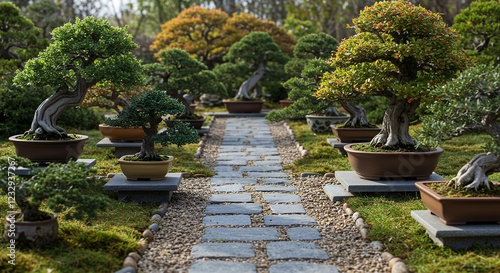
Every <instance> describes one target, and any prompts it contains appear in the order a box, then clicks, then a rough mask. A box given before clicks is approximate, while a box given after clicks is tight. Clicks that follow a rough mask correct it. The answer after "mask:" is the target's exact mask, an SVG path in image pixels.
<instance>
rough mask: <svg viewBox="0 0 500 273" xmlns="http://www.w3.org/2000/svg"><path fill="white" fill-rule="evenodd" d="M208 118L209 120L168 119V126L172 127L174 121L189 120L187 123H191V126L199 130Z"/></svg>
mask: <svg viewBox="0 0 500 273" xmlns="http://www.w3.org/2000/svg"><path fill="white" fill-rule="evenodd" d="M206 120H207V118H201V119H176V120H168V121H167V126H168V127H172V126H173V124H174V122H178V121H181V122H187V123H189V125H191V127H193V128H194V129H196V130H199V129H201V127H203V123H205V121H206Z"/></svg>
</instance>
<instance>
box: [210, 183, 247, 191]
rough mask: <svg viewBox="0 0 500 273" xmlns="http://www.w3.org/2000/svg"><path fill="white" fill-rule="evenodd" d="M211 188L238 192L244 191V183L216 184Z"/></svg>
mask: <svg viewBox="0 0 500 273" xmlns="http://www.w3.org/2000/svg"><path fill="white" fill-rule="evenodd" d="M211 189H212V190H213V191H216V192H238V191H243V184H230V185H223V186H214V187H212V188H211Z"/></svg>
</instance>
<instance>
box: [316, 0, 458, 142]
mask: <svg viewBox="0 0 500 273" xmlns="http://www.w3.org/2000/svg"><path fill="white" fill-rule="evenodd" d="M353 23H354V27H353V28H354V30H355V31H356V34H355V35H354V36H352V37H350V38H348V39H346V40H343V41H342V42H341V43H340V45H339V47H338V49H337V53H336V55H335V56H334V57H333V58H332V59H331V63H332V65H334V66H335V67H336V69H335V71H333V72H332V73H325V75H324V77H323V80H322V82H321V84H320V89H319V90H318V91H317V92H316V96H317V97H319V98H322V99H327V100H334V101H338V100H353V99H355V98H356V97H358V96H384V97H387V98H388V99H389V105H388V107H387V109H386V112H385V115H384V119H383V123H382V130H381V132H380V133H379V134H378V135H377V136H375V137H374V138H373V139H372V141H371V142H370V145H371V146H374V147H380V148H383V149H399V148H401V149H409V150H415V149H416V148H417V142H416V141H415V139H414V138H413V137H412V136H411V135H410V133H409V126H410V122H411V121H412V117H413V114H414V113H415V110H416V109H417V108H418V106H419V105H420V104H421V102H422V101H425V100H426V99H429V91H430V89H432V88H433V87H434V86H436V85H437V84H441V83H443V82H445V81H446V80H448V79H450V78H452V77H454V76H456V73H457V71H459V70H461V69H463V68H464V66H465V64H466V63H467V61H466V60H467V58H466V56H465V54H463V53H462V52H461V51H460V50H459V48H458V36H457V34H456V33H455V32H454V31H453V30H451V29H450V28H448V27H447V26H446V24H445V23H444V21H443V19H442V18H441V16H440V15H439V14H436V13H433V12H431V11H429V10H426V9H425V8H423V7H420V6H415V5H413V4H412V3H411V2H409V1H403V0H399V1H383V2H377V3H375V4H374V5H373V6H369V7H366V8H365V9H364V10H363V11H361V12H360V15H359V17H358V18H356V19H354V20H353Z"/></svg>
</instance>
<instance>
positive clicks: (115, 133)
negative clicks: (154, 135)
mask: <svg viewBox="0 0 500 273" xmlns="http://www.w3.org/2000/svg"><path fill="white" fill-rule="evenodd" d="M99 132H101V134H102V135H103V136H104V137H107V138H108V139H109V141H111V142H120V141H127V142H132V141H142V139H143V138H144V136H145V135H146V133H144V130H143V129H142V127H137V128H123V127H119V126H108V125H105V124H99Z"/></svg>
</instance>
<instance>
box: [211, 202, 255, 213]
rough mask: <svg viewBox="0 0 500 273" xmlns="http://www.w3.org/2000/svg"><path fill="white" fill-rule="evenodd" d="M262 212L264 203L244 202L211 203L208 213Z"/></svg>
mask: <svg viewBox="0 0 500 273" xmlns="http://www.w3.org/2000/svg"><path fill="white" fill-rule="evenodd" d="M261 212H262V205H260V204H254V203H242V204H209V205H207V208H206V209H205V213H206V214H258V213H261Z"/></svg>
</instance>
